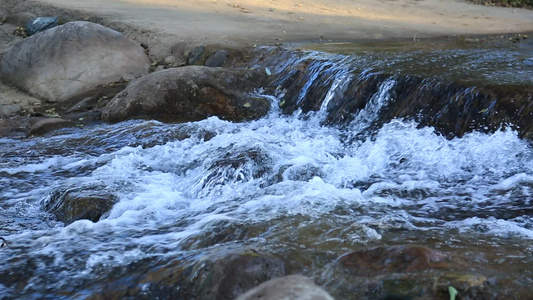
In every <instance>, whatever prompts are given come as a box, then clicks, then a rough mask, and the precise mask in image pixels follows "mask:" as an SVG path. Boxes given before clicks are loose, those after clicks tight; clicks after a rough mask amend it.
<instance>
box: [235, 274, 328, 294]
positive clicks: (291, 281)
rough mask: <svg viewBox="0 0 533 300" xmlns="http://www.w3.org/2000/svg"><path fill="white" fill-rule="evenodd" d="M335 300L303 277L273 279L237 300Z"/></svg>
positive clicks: (293, 276) (292, 276)
mask: <svg viewBox="0 0 533 300" xmlns="http://www.w3.org/2000/svg"><path fill="white" fill-rule="evenodd" d="M259 299H263V300H278V299H299V300H333V298H332V297H331V296H330V295H329V294H328V293H327V292H326V291H324V290H323V289H321V288H320V287H319V286H317V285H316V284H315V283H314V282H313V280H311V279H310V278H307V277H304V276H301V275H291V276H286V277H280V278H276V279H271V280H269V281H267V282H264V283H262V284H260V285H259V286H257V287H255V288H253V289H251V290H249V291H248V292H246V293H245V294H243V295H241V296H239V297H238V298H237V299H236V300H259Z"/></svg>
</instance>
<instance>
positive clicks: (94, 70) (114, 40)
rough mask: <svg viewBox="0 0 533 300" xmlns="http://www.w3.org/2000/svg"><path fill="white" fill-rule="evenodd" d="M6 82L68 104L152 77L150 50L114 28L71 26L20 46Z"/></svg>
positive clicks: (5, 61)
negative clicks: (105, 88)
mask: <svg viewBox="0 0 533 300" xmlns="http://www.w3.org/2000/svg"><path fill="white" fill-rule="evenodd" d="M1 66H2V69H1V74H2V76H3V79H4V80H6V81H9V82H11V83H13V84H14V85H16V86H18V87H19V88H21V89H23V90H25V91H27V92H29V93H30V94H32V95H34V96H37V97H39V98H42V99H45V100H48V101H50V102H63V101H67V100H70V99H72V98H74V97H76V96H81V95H84V94H87V93H90V92H91V91H94V90H95V89H97V88H98V87H99V86H102V85H105V84H108V83H111V82H116V81H121V80H131V79H134V78H136V77H139V76H142V75H144V74H146V73H148V69H149V67H150V61H149V59H148V57H147V56H146V54H145V52H144V49H143V48H142V47H141V46H140V45H137V44H136V43H134V42H133V41H131V40H130V39H128V38H127V37H125V36H124V35H122V34H121V33H119V32H117V31H114V30H112V29H110V28H107V27H104V26H102V25H99V24H95V23H90V22H82V21H79V22H69V23H66V24H64V25H61V26H58V27H55V28H52V29H49V30H47V31H44V32H42V33H39V34H36V35H34V36H31V37H29V38H27V39H24V40H22V41H20V42H18V43H16V44H14V45H13V46H12V47H11V48H10V49H9V50H8V51H7V52H6V53H5V54H4V56H3V57H2V60H1Z"/></svg>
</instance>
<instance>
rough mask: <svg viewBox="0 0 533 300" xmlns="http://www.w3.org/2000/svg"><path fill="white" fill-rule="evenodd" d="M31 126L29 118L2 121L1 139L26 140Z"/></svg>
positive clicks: (0, 120) (0, 128)
mask: <svg viewBox="0 0 533 300" xmlns="http://www.w3.org/2000/svg"><path fill="white" fill-rule="evenodd" d="M29 126H30V120H29V118H26V117H25V118H10V119H0V137H10V138H25V137H26V134H27V132H28V128H29Z"/></svg>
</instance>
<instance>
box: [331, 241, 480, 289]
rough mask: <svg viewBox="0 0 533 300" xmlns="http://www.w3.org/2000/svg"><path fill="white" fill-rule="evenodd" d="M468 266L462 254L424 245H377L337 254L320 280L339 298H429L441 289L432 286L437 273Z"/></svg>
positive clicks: (437, 276)
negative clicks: (341, 254) (454, 254)
mask: <svg viewBox="0 0 533 300" xmlns="http://www.w3.org/2000/svg"><path fill="white" fill-rule="evenodd" d="M471 266H472V264H469V263H467V262H466V260H465V259H463V258H462V257H459V256H452V255H451V254H447V253H444V252H441V251H437V250H434V249H430V248H427V247H422V246H395V247H377V248H371V249H366V250H361V251H356V252H352V253H349V254H346V255H344V256H342V257H340V258H339V259H338V261H337V262H336V263H335V264H334V265H333V266H331V267H330V268H328V269H327V270H326V271H325V272H324V273H323V274H322V276H321V283H323V286H324V287H325V288H326V290H328V291H330V292H331V293H332V295H333V296H334V297H335V298H339V299H344V298H346V299H354V297H355V298H357V297H359V298H360V299H417V297H422V298H424V297H426V298H427V299H432V298H435V297H436V295H438V294H440V293H442V292H443V290H441V289H436V286H437V280H438V278H439V277H441V276H443V275H445V274H446V273H449V272H450V271H451V270H462V269H464V268H465V267H467V268H470V267H471ZM446 288H447V287H446ZM422 298H421V299H422Z"/></svg>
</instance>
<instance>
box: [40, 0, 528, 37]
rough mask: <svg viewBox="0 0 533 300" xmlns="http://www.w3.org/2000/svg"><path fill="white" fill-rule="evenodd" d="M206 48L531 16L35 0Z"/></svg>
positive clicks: (506, 29)
mask: <svg viewBox="0 0 533 300" xmlns="http://www.w3.org/2000/svg"><path fill="white" fill-rule="evenodd" d="M39 1H40V2H46V3H52V4H54V5H60V6H67V7H70V8H77V9H82V10H87V11H91V12H94V13H97V14H101V15H106V16H112V18H114V19H118V20H121V21H124V22H127V23H132V24H135V25H139V26H142V27H145V28H149V29H151V30H158V31H164V32H167V33H172V34H175V35H178V36H180V37H182V38H184V39H194V40H198V41H202V42H205V43H222V44H226V43H230V44H231V43H237V44H244V45H250V44H256V43H259V44H273V43H280V42H281V43H287V42H295V41H319V40H326V41H329V40H331V41H347V40H348V41H352V40H361V39H391V38H415V37H417V38H426V37H436V36H444V35H472V34H495V33H514V32H527V31H533V11H531V10H525V9H516V8H497V7H488V6H483V5H475V4H472V3H467V2H465V1H464V0H195V1H190V0H91V1H86V0H39Z"/></svg>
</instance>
